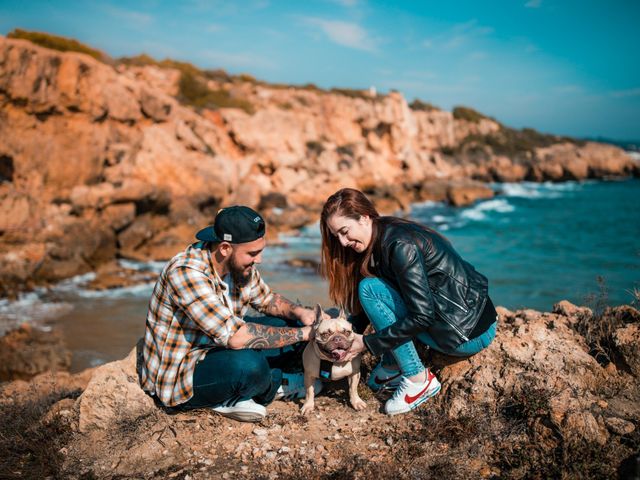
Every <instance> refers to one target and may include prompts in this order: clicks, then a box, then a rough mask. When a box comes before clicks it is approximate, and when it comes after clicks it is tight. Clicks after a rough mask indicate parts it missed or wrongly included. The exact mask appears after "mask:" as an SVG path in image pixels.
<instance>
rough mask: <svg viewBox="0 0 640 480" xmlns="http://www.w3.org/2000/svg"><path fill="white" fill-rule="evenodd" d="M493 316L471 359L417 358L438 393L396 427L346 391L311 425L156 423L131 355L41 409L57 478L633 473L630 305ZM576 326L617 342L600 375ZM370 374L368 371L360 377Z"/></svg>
mask: <svg viewBox="0 0 640 480" xmlns="http://www.w3.org/2000/svg"><path fill="white" fill-rule="evenodd" d="M498 312H499V323H498V325H499V326H498V332H497V336H496V338H495V340H494V342H493V343H492V344H491V345H490V346H489V347H488V348H487V349H486V350H484V351H482V352H480V353H479V354H477V355H474V356H472V357H470V358H462V359H461V358H454V357H448V356H445V355H441V354H437V353H434V352H432V351H430V350H421V351H420V355H421V356H422V357H423V360H424V361H425V362H426V364H427V365H429V366H430V368H432V369H433V370H434V371H435V372H436V374H437V376H438V378H439V379H440V381H441V382H442V385H443V388H442V391H441V392H440V393H439V394H438V395H437V396H436V397H434V398H433V399H430V400H429V401H428V402H427V404H425V405H423V406H421V407H420V408H419V409H417V410H415V411H414V412H411V413H408V414H405V415H400V416H393V417H390V416H386V415H384V414H383V413H382V412H381V411H380V410H381V407H382V405H383V403H384V401H385V399H386V398H387V396H388V394H386V395H385V394H384V393H379V394H376V395H375V396H374V395H373V394H372V393H371V392H370V391H369V390H368V389H367V388H366V387H365V386H364V385H361V386H360V387H361V394H362V395H363V398H366V400H367V404H368V407H367V409H366V410H365V411H362V412H356V411H354V410H353V409H351V408H350V407H349V405H348V404H346V403H345V401H344V398H343V397H344V396H343V395H342V394H341V393H342V392H335V390H336V389H338V390H341V389H342V388H344V386H342V385H339V384H338V383H331V384H329V385H327V390H328V391H327V392H325V393H323V394H321V395H320V396H318V397H317V399H316V401H317V406H318V408H317V411H316V412H314V414H313V415H311V416H308V417H303V416H301V415H300V414H299V405H298V404H296V403H294V402H279V401H277V402H274V403H272V404H271V405H270V406H269V407H268V410H269V416H268V417H267V419H265V421H263V422H262V423H261V424H259V425H255V424H243V423H238V422H234V421H232V420H229V419H225V418H222V417H218V416H215V415H214V414H212V413H211V412H210V411H209V410H207V409H202V410H195V411H191V412H175V411H174V412H168V411H164V410H163V409H160V408H158V407H157V406H156V405H154V402H153V401H152V399H151V398H150V397H148V396H146V395H145V394H144V393H143V392H142V390H141V389H140V387H139V385H138V382H137V373H136V360H137V356H136V355H137V352H136V350H135V349H134V350H133V351H132V352H131V354H130V355H129V356H128V357H127V358H126V359H124V360H121V361H118V362H112V363H109V364H106V365H103V366H102V367H99V368H96V369H93V370H92V371H90V372H89V373H88V374H86V373H83V374H81V375H79V376H78V379H77V381H73V379H72V378H68V374H64V375H67V377H60V378H61V381H60V382H59V385H65V384H67V385H75V386H76V388H77V386H78V385H80V388H82V389H83V390H84V391H83V393H82V394H81V395H80V396H79V397H78V395H77V393H69V394H67V396H66V397H64V398H62V399H61V400H55V401H56V402H57V403H53V404H51V406H50V407H49V408H48V410H47V409H44V411H45V412H47V413H46V415H45V418H46V422H49V423H46V422H45V424H51V422H56V421H63V424H64V425H67V427H65V428H67V429H68V430H64V431H67V432H70V433H67V434H66V435H70V436H69V437H64V438H66V440H65V443H64V444H60V445H59V447H58V448H59V450H60V451H62V452H64V453H63V454H60V453H59V452H58V453H59V454H60V455H62V457H61V458H60V469H61V470H59V471H56V472H54V473H56V474H60V473H61V472H70V471H74V472H75V474H76V475H80V476H81V475H91V476H93V477H97V478H111V477H112V476H118V475H125V476H145V477H149V478H160V477H166V476H170V475H171V474H172V473H176V472H180V474H183V475H189V476H191V477H193V478H219V477H220V476H221V475H222V474H224V473H226V474H227V476H228V477H229V478H236V477H237V478H240V477H247V476H254V477H259V476H261V475H266V474H268V473H269V472H275V473H277V474H278V475H279V476H284V477H285V478H286V477H287V476H300V475H301V474H304V475H305V476H311V477H313V475H316V476H317V475H320V474H321V475H330V474H333V473H335V472H338V471H344V470H345V469H350V470H348V471H350V472H352V473H354V475H355V473H356V472H357V473H358V475H363V476H368V475H371V474H373V473H374V472H377V473H378V474H384V475H385V476H386V475H387V474H391V473H392V472H394V474H395V476H396V477H398V478H413V477H415V476H416V475H417V474H418V472H422V473H424V472H428V473H429V474H434V473H437V472H438V471H447V472H450V473H451V472H453V473H452V474H455V476H460V477H473V478H478V477H482V478H489V477H496V476H498V477H500V478H514V479H515V478H529V477H542V478H551V477H553V478H557V477H562V476H569V477H572V476H586V477H588V478H611V477H614V476H616V475H617V474H620V473H619V472H622V471H626V470H625V469H627V468H630V467H629V465H631V467H633V461H634V460H633V459H634V458H635V456H636V455H637V450H638V448H639V447H640V429H639V428H638V425H639V422H640V401H639V400H640V389H639V387H638V385H639V383H638V374H637V371H636V370H635V368H636V366H637V362H638V358H640V347H639V345H640V344H639V343H638V342H637V327H638V325H640V312H638V311H637V310H635V309H634V308H632V307H628V306H627V307H616V308H613V309H609V310H607V311H606V312H605V313H604V314H603V315H600V314H598V315H594V314H593V313H592V312H591V311H590V310H589V309H587V308H584V307H577V306H575V305H572V304H570V303H569V302H560V303H559V304H557V305H556V306H554V309H553V311H552V312H537V311H534V310H518V311H515V312H512V311H509V310H506V309H504V308H498ZM585 325H586V326H595V327H596V330H597V331H598V332H605V330H607V328H608V327H611V328H610V332H611V334H612V338H615V339H616V342H617V343H615V344H612V348H613V349H614V350H609V351H608V354H609V355H610V361H608V363H607V362H603V361H602V357H601V356H598V359H596V358H594V356H593V349H592V347H591V346H590V342H591V341H593V340H594V338H591V337H590V338H591V340H589V339H588V338H587V337H585V336H583V334H581V333H580V332H581V331H584V327H585ZM594 331H595V330H594ZM602 339H604V337H603V338H601V340H602ZM617 348H619V349H620V351H619V352H618V351H616V350H615V349H617ZM620 352H624V355H623V356H620V355H619V353H620ZM374 361H375V359H373V358H370V357H367V358H365V362H364V364H363V365H364V368H365V374H366V373H367V371H366V370H368V369H369V368H370V367H371V366H372V365H373V364H374ZM629 365H634V367H632V368H629V367H628V366H629ZM88 376H90V379H89V378H88ZM23 383H24V382H22V383H20V382H13V383H10V384H7V385H5V386H4V387H3V389H2V391H0V408H8V407H9V406H11V408H16V407H15V405H17V404H20V402H21V401H26V399H29V401H32V400H33V399H34V397H33V394H32V395H31V396H21V395H23V394H20V393H19V392H26V391H27V390H28V389H25V387H24V385H22V384H23ZM55 383H56V382H51V381H49V383H48V384H44V383H43V382H42V381H38V383H37V386H38V389H39V390H38V395H40V396H42V399H43V400H42V401H45V400H44V399H47V398H50V397H49V396H48V395H49V394H48V393H47V392H46V390H44V391H43V388H44V387H45V385H50V387H49V388H54V385H55ZM17 384H20V385H17ZM32 391H33V390H32ZM72 392H77V390H73V391H72ZM9 396H10V397H11V399H9ZM63 396H64V395H63ZM59 397H60V396H59V395H58V396H57V397H54V398H56V399H59ZM76 397H77V399H76ZM37 398H40V397H37ZM7 402H9V403H7ZM16 402H17V403H16ZM56 419H58V420H56ZM39 425H44V424H42V423H40V424H39ZM38 428H45V427H43V426H41V427H38ZM56 438H58V437H56ZM56 438H53V439H52V441H56ZM409 459H411V462H409V461H408V460H409ZM407 465H410V466H409V467H407ZM399 466H403V467H402V468H399Z"/></svg>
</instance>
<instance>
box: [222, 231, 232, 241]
mask: <svg viewBox="0 0 640 480" xmlns="http://www.w3.org/2000/svg"><path fill="white" fill-rule="evenodd" d="M223 238H224V241H225V242H230V241H232V240H233V237H232V236H231V235H230V234H228V233H225V234H224V235H223Z"/></svg>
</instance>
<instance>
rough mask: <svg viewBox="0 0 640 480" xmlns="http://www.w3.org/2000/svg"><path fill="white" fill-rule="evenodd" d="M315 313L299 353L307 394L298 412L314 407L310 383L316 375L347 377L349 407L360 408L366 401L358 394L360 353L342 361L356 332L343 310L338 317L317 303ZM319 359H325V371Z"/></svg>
mask: <svg viewBox="0 0 640 480" xmlns="http://www.w3.org/2000/svg"><path fill="white" fill-rule="evenodd" d="M315 314H316V320H315V322H314V324H313V330H314V336H313V339H312V340H311V341H310V342H309V343H308V344H307V346H306V348H305V349H304V352H303V354H302V363H303V365H304V386H305V390H306V396H305V399H304V403H303V405H302V409H301V413H302V414H303V415H306V414H307V413H309V412H311V411H313V409H314V394H315V392H314V390H313V384H314V383H315V379H316V378H321V379H325V380H340V379H342V378H344V377H348V379H349V401H350V403H351V406H352V407H353V408H355V409H356V410H363V409H364V408H365V407H366V406H367V404H366V403H365V402H364V401H363V400H362V399H361V398H360V396H359V395H358V382H359V381H360V360H361V355H357V356H356V357H354V358H353V359H352V360H348V361H346V360H344V358H345V357H346V356H347V353H348V351H349V348H350V347H351V344H352V343H353V339H354V335H355V334H354V332H353V328H352V326H351V323H349V321H348V320H347V317H346V315H345V313H344V310H342V309H341V310H340V313H339V314H338V317H337V318H331V317H330V316H328V315H327V314H325V313H324V312H323V311H322V308H321V307H320V305H316V308H315ZM322 360H325V361H326V362H324V363H325V365H327V369H326V371H325V370H323V369H322V368H321V365H322V363H323V362H322ZM327 362H330V363H329V364H328V363H327Z"/></svg>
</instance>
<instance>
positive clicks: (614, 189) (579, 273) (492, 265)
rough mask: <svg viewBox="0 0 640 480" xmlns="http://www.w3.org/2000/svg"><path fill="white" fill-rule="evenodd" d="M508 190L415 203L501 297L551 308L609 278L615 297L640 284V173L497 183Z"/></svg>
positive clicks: (627, 298)
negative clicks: (479, 198)
mask: <svg viewBox="0 0 640 480" xmlns="http://www.w3.org/2000/svg"><path fill="white" fill-rule="evenodd" d="M494 188H495V189H498V190H502V191H503V195H499V196H497V197H496V198H495V199H493V200H489V201H486V202H481V203H480V204H477V205H476V206H474V207H472V208H468V209H462V210H460V209H452V208H449V207H446V206H442V205H427V206H416V207H414V209H413V212H412V216H414V217H415V218H416V219H418V220H421V221H424V222H426V223H428V224H431V225H433V226H435V227H436V228H438V227H440V228H441V229H443V230H442V232H443V233H444V234H445V235H446V236H447V237H448V238H449V239H450V240H451V242H452V243H453V245H454V246H455V247H456V249H457V250H458V251H459V252H460V253H461V255H462V256H463V257H464V258H465V259H467V260H468V261H469V262H471V263H472V264H473V265H474V266H475V267H476V268H477V269H478V270H479V271H480V272H482V273H483V274H485V275H486V276H487V277H488V278H489V282H490V295H491V297H492V298H493V300H494V303H495V304H496V305H503V306H506V307H508V308H510V309H516V308H524V307H527V308H533V309H536V310H550V309H551V307H552V305H553V304H554V303H555V302H557V301H558V300H561V299H567V300H569V301H571V302H573V303H577V304H588V303H590V301H591V300H590V299H589V298H588V297H590V296H593V295H594V294H597V293H598V292H600V285H599V283H598V277H599V276H600V277H602V278H603V280H604V284H603V285H604V287H605V288H606V290H608V302H609V303H610V304H611V305H620V304H625V303H630V302H631V301H632V299H633V298H632V296H631V293H630V291H631V290H632V289H633V288H634V287H636V288H640V213H639V211H638V207H639V206H640V180H628V181H619V182H587V183H564V184H542V185H540V184H527V183H525V184H511V185H494Z"/></svg>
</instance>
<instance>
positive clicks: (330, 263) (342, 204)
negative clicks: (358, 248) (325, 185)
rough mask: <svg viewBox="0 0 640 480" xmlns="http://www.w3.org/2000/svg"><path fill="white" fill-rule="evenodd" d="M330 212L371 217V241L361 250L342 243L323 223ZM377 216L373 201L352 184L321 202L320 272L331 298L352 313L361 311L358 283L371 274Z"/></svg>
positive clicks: (353, 217) (347, 215)
mask: <svg viewBox="0 0 640 480" xmlns="http://www.w3.org/2000/svg"><path fill="white" fill-rule="evenodd" d="M332 215H340V216H344V217H347V218H351V219H353V220H359V219H360V217H362V216H365V215H366V216H368V217H369V218H371V220H372V223H371V226H372V232H371V241H370V242H369V245H368V246H367V249H366V250H365V251H364V252H362V253H357V252H355V251H354V250H353V249H351V248H345V247H343V246H342V244H341V243H340V241H339V240H338V238H337V237H335V236H334V235H333V234H332V233H331V230H329V226H328V225H327V221H328V220H329V218H330V217H331V216H332ZM378 218H380V214H379V213H378V211H377V210H376V208H375V206H374V205H373V203H371V201H370V200H369V199H368V198H367V196H366V195H365V194H364V193H362V192H361V191H360V190H355V189H353V188H343V189H342V190H338V191H337V192H336V193H334V194H333V195H331V196H330V197H329V198H328V199H327V201H326V202H325V204H324V207H323V208H322V214H321V215H320V233H321V234H322V249H321V253H320V263H321V268H320V273H321V274H322V276H323V277H324V278H326V279H327V280H328V281H329V297H330V298H331V300H333V301H334V302H335V303H336V304H338V305H340V306H341V307H344V308H346V309H348V310H349V311H350V312H351V313H354V314H356V313H360V312H361V311H362V307H361V305H360V300H359V299H358V284H359V283H360V280H362V279H363V278H364V277H370V276H371V272H370V271H369V262H370V259H371V252H372V250H373V245H374V243H375V240H376V238H377V236H378V222H377V220H378Z"/></svg>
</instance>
